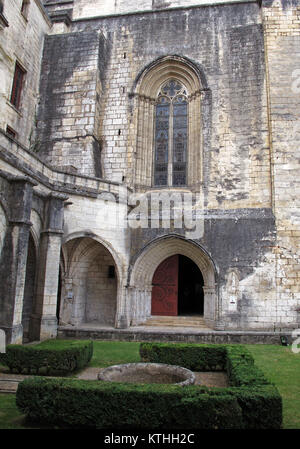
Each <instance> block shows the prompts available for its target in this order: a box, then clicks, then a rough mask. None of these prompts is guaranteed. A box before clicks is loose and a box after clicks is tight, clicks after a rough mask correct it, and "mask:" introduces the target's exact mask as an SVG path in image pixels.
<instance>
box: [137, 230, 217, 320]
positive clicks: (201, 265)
mask: <svg viewBox="0 0 300 449" xmlns="http://www.w3.org/2000/svg"><path fill="white" fill-rule="evenodd" d="M172 258H173V259H172ZM174 259H177V262H176V261H175V262H174ZM168 261H171V267H169V268H167V267H165V270H161V274H160V278H161V279H164V280H165V281H166V280H167V275H166V272H167V271H168V270H169V271H170V276H169V279H170V285H171V286H172V288H174V279H175V283H177V286H176V288H177V294H176V295H175V299H176V301H175V299H174V301H175V302H176V303H177V311H176V312H175V313H174V314H173V316H174V315H175V314H178V313H179V314H180V315H184V314H188V315H189V314H195V315H203V320H204V322H205V324H206V325H207V326H208V327H214V326H216V323H217V322H218V319H219V303H218V289H217V283H216V282H217V279H216V276H217V271H216V267H215V265H214V263H213V261H212V259H211V257H210V255H209V254H208V253H207V252H206V251H205V249H203V248H202V247H200V246H199V245H197V244H196V243H193V242H191V241H188V240H186V239H185V238H182V237H180V236H175V235H172V236H169V237H163V238H160V239H157V240H155V241H153V242H152V243H150V244H149V245H147V246H146V247H145V248H144V249H143V251H141V253H140V255H139V256H138V257H137V258H136V260H135V262H134V264H133V267H132V270H131V274H130V294H131V305H132V324H134V325H135V324H139V323H145V322H146V321H147V320H148V318H150V317H151V315H152V313H153V308H152V298H153V292H154V290H155V284H157V285H158V286H159V282H160V281H159V279H157V277H159V276H158V275H157V272H158V271H159V266H160V265H161V264H167V263H168ZM176 263H177V264H178V266H177V268H176ZM174 264H175V268H174ZM172 267H173V268H172ZM172 270H173V271H172ZM176 270H177V271H176ZM163 271H165V274H163ZM174 273H178V274H177V275H176V276H175V274H174ZM172 282H173V284H172ZM191 285H192V288H191ZM185 287H189V289H190V291H189V292H187V289H185ZM158 294H159V293H158ZM161 294H163V292H162V291H161ZM168 294H169V295H171V291H170V290H169V293H168ZM187 296H189V297H190V299H185V300H184V298H186V297H187ZM193 298H194V299H193ZM159 313H160V312H159ZM159 313H157V315H158V314H159ZM171 316H172V315H171Z"/></svg>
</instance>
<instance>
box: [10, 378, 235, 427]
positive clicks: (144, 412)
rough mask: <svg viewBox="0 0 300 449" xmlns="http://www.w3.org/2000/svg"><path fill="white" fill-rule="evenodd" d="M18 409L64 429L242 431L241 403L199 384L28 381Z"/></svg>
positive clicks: (19, 392) (21, 391)
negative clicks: (185, 385)
mask: <svg viewBox="0 0 300 449" xmlns="http://www.w3.org/2000/svg"><path fill="white" fill-rule="evenodd" d="M16 402H17V406H18V408H19V409H20V410H21V411H22V412H23V413H25V414H26V415H27V417H28V418H29V419H30V420H31V421H35V422H36V421H38V422H40V423H47V424H52V425H55V424H56V425H59V426H61V427H84V428H88V427H92V428H101V429H105V428H113V429H116V428H118V429H122V428H126V429H128V428H135V429H142V428H144V429H145V428H151V429H155V428H168V429H176V428H181V429H182V428H184V429H189V428H190V429H241V428H243V419H242V410H241V407H240V406H239V404H238V401H237V399H236V398H235V397H234V396H232V395H230V394H226V393H225V392H224V393H220V394H217V395H212V394H211V393H210V392H209V390H208V389H203V388H201V389H199V388H197V387H196V386H191V387H179V386H175V385H160V384H151V385H150V384H149V385H142V384H126V383H124V384H122V383H106V382H100V381H82V380H77V379H46V378H35V379H26V380H24V381H23V382H21V383H20V384H19V387H18V390H17V398H16Z"/></svg>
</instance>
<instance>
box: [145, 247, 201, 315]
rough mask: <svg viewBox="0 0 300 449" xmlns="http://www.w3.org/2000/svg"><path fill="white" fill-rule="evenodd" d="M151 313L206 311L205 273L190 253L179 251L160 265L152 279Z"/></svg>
mask: <svg viewBox="0 0 300 449" xmlns="http://www.w3.org/2000/svg"><path fill="white" fill-rule="evenodd" d="M152 285H153V287H152V301H151V315H160V316H190V315H197V316H199V315H203V314H204V293H203V285H204V282H203V276H202V273H201V271H200V270H199V268H198V266H197V265H196V264H195V263H194V262H193V261H192V260H191V259H190V258H188V257H186V256H183V255H180V254H176V255H174V256H171V257H168V258H167V259H165V260H164V261H163V262H162V263H161V264H160V265H159V266H158V267H157V269H156V271H155V273H154V276H153V281H152Z"/></svg>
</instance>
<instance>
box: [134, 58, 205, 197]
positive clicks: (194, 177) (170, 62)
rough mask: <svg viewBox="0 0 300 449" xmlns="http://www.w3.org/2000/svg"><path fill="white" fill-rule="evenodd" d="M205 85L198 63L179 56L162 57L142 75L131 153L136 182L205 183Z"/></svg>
mask: <svg viewBox="0 0 300 449" xmlns="http://www.w3.org/2000/svg"><path fill="white" fill-rule="evenodd" d="M202 91H203V88H202V84H201V80H200V77H199V73H198V71H197V68H196V67H194V66H193V63H192V62H190V61H188V60H186V59H184V58H182V57H179V56H178V57H177V56H167V57H164V58H161V59H159V60H158V61H156V62H155V63H153V64H152V65H151V66H150V67H147V69H146V70H145V71H144V72H142V73H141V75H139V78H138V81H137V83H136V86H135V92H134V95H133V98H134V99H135V100H134V107H133V116H132V123H133V126H132V132H131V134H130V138H129V139H130V140H129V142H130V146H131V149H132V152H133V153H132V154H133V157H130V158H129V159H128V162H129V165H130V167H132V172H133V184H134V186H135V188H137V189H139V190H144V191H145V190H147V189H149V188H156V187H166V188H171V187H184V188H193V189H196V188H198V186H200V185H201V183H202V180H203V178H202V148H203V145H202V140H203V132H202V120H201V93H202Z"/></svg>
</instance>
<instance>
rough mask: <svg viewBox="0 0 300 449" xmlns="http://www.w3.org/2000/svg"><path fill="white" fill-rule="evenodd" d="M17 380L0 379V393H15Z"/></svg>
mask: <svg viewBox="0 0 300 449" xmlns="http://www.w3.org/2000/svg"><path fill="white" fill-rule="evenodd" d="M18 384H19V381H17V380H10V379H0V393H16V391H17V389H18Z"/></svg>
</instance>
